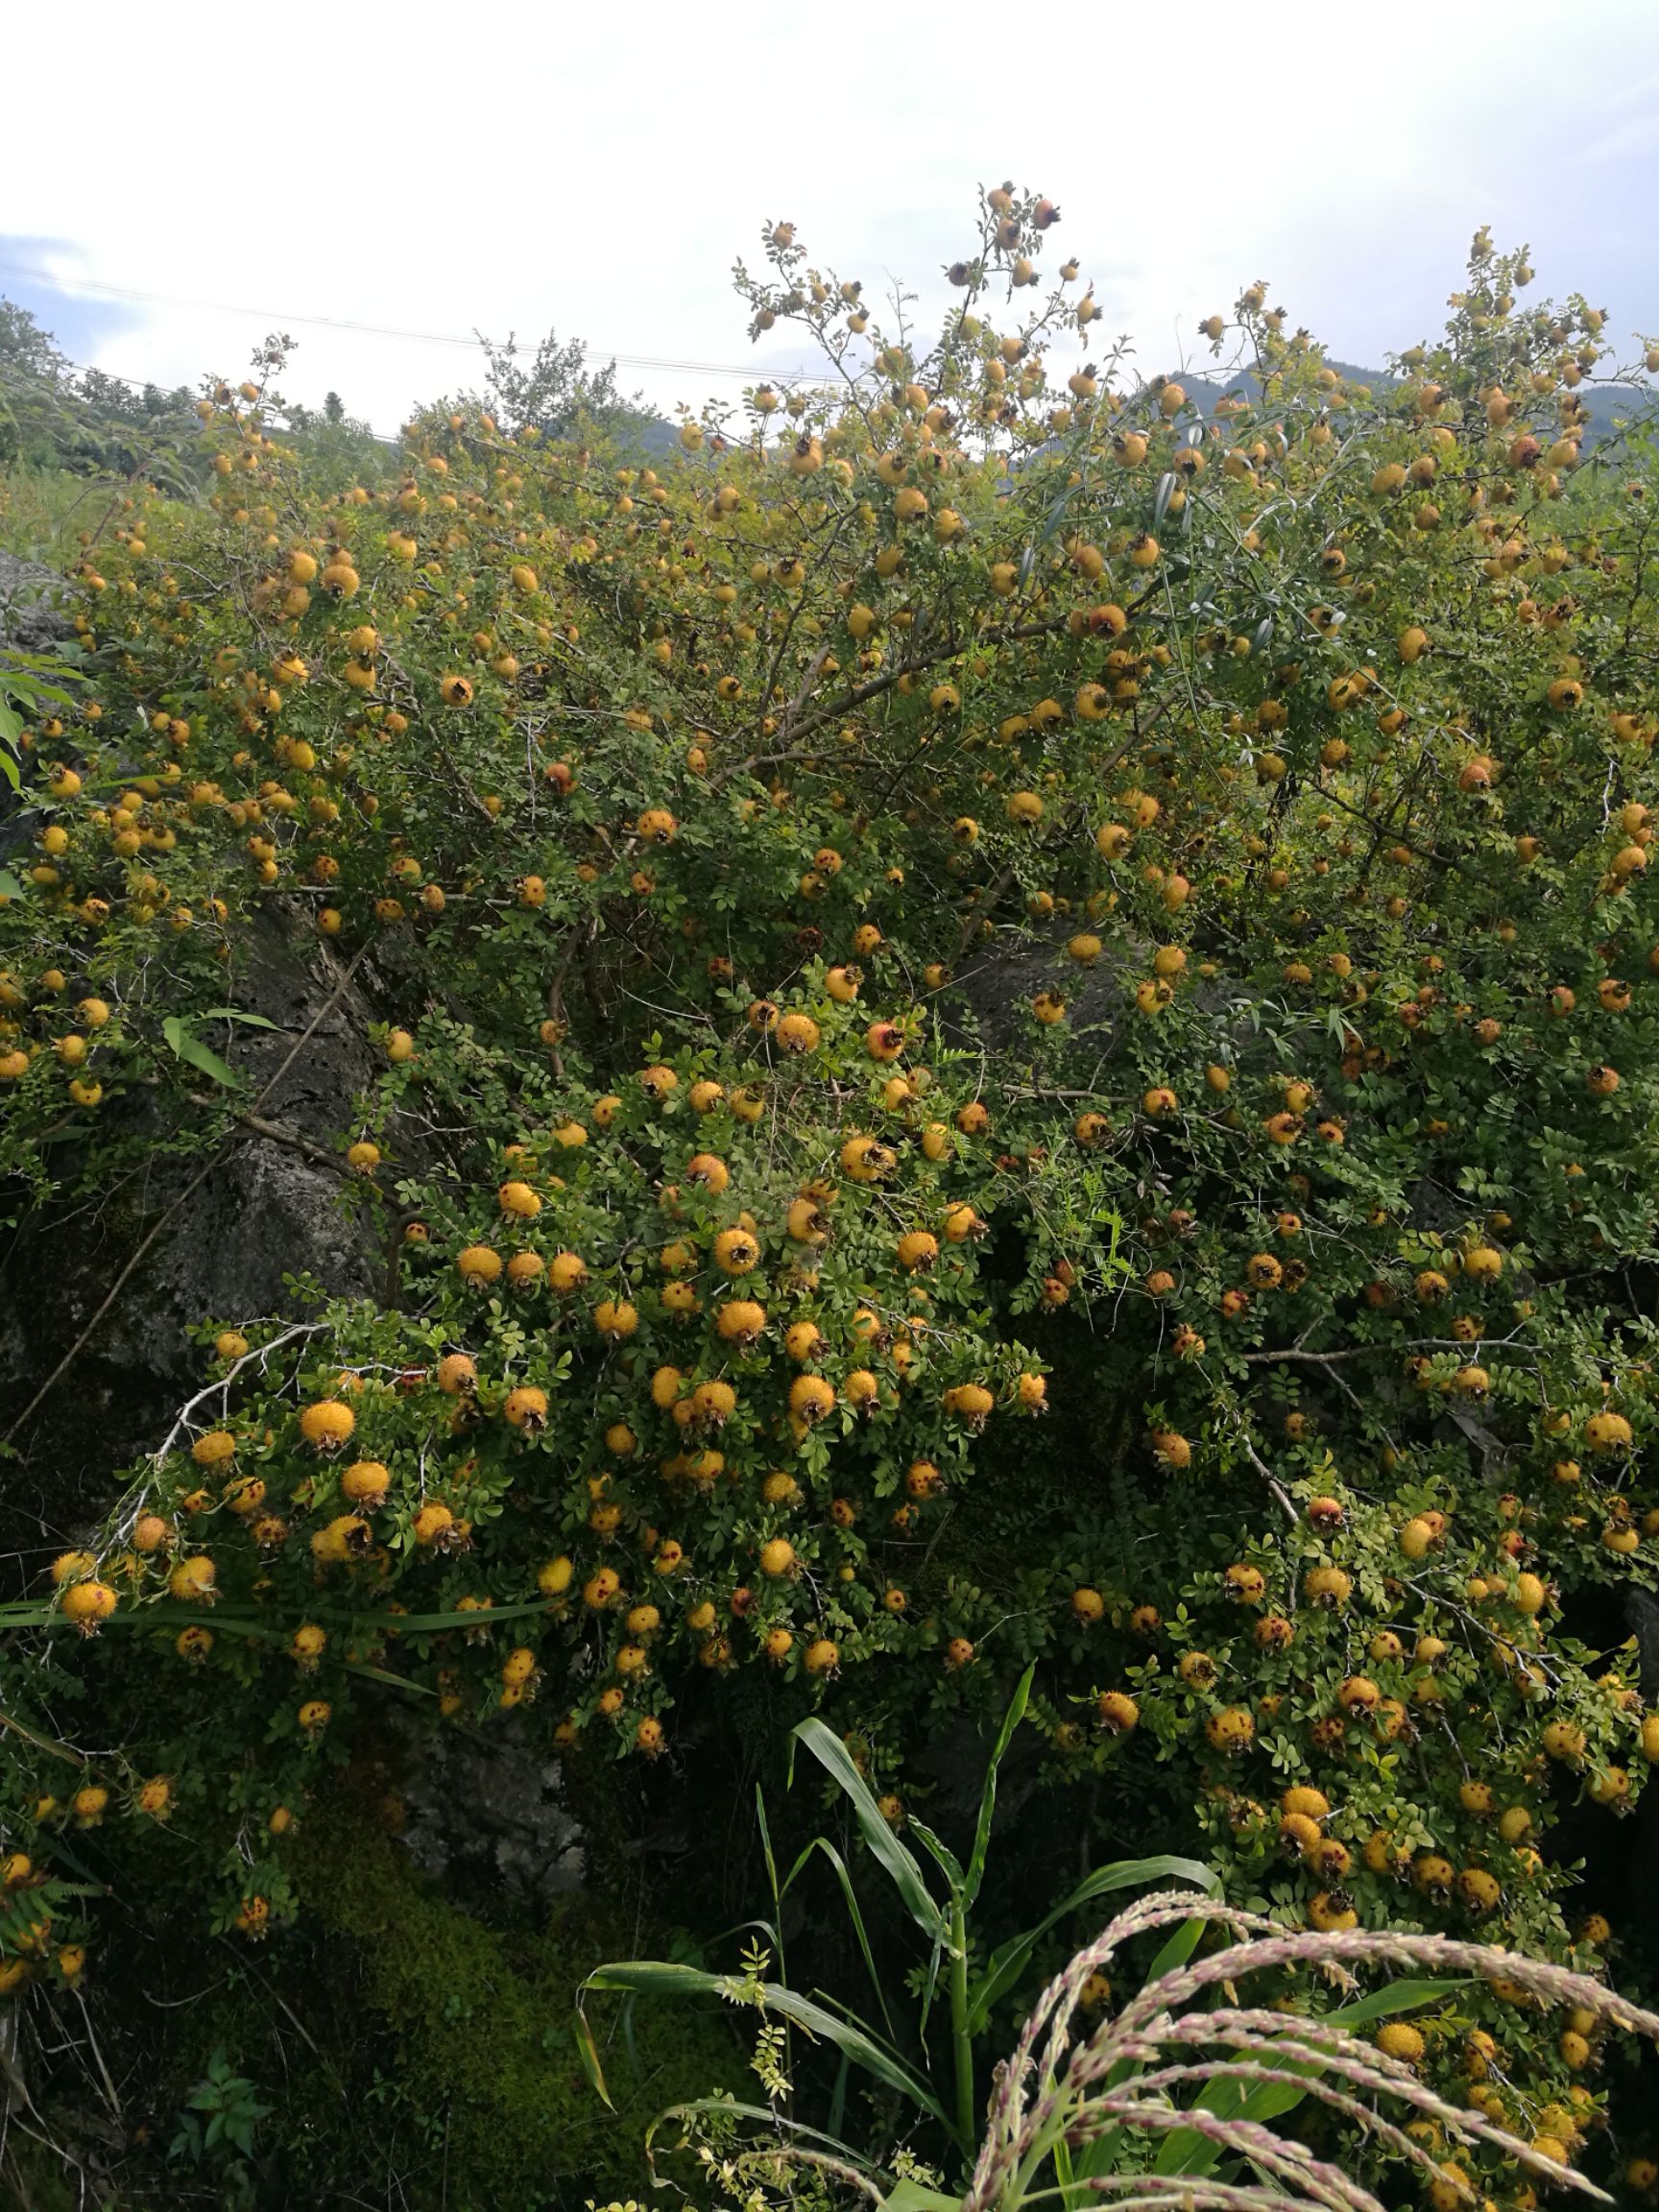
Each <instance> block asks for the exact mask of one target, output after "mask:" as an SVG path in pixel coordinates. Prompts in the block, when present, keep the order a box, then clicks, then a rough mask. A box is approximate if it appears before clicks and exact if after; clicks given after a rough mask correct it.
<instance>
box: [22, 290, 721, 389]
mask: <svg viewBox="0 0 1659 2212" xmlns="http://www.w3.org/2000/svg"><path fill="white" fill-rule="evenodd" d="M0 274H5V275H7V276H27V277H30V278H32V279H33V281H34V282H35V283H36V284H44V285H47V286H49V287H50V288H51V289H52V290H53V291H56V292H62V293H65V294H66V295H67V296H68V297H69V298H71V299H73V298H74V297H75V296H76V295H77V294H78V293H83V292H90V293H95V294H96V295H97V296H98V297H99V298H100V299H107V300H134V301H142V302H143V303H145V304H146V305H149V306H156V307H188V308H192V309H195V310H197V311H198V312H200V313H203V314H208V315H248V316H252V317H253V318H254V319H255V320H257V321H262V322H266V323H271V324H276V325H287V324H289V323H301V324H304V325H307V326H308V327H310V328H312V329H317V330H349V331H351V332H354V333H356V334H357V335H359V336H362V337H366V338H399V339H402V340H403V341H404V342H405V343H410V344H415V345H421V346H461V347H465V348H467V349H469V350H472V349H476V348H477V347H478V345H479V343H480V341H479V339H478V337H477V335H476V333H474V334H472V335H471V336H469V337H465V338H463V337H460V336H458V335H457V334H456V333H455V332H453V331H449V330H408V329H402V328H399V327H397V325H393V324H385V323H353V322H350V321H348V320H347V319H345V318H343V317H337V316H330V315H297V314H292V313H289V312H287V311H285V310H283V309H279V308H276V307H238V306H234V305H232V304H231V303H230V302H229V301H225V300H187V299H182V298H180V297H179V296H178V295H177V294H174V293H167V292H141V291H138V290H136V289H135V288H134V287H132V286H131V285H126V284H101V283H97V282H95V281H94V280H93V279H92V278H91V277H77V278H76V279H75V280H74V283H73V285H68V284H60V283H59V282H58V281H57V280H56V278H54V277H51V276H44V275H42V273H41V272H40V271H39V270H37V269H26V268H24V267H23V266H22V265H21V264H20V263H18V262H15V261H0ZM591 350H592V352H593V353H595V354H602V353H607V352H608V351H609V349H608V348H606V347H603V346H594V347H592V348H591ZM610 358H611V359H612V360H613V361H614V362H615V364H616V366H617V367H618V368H619V369H661V370H672V371H673V372H675V373H677V374H680V375H695V376H736V377H740V378H742V379H743V380H744V381H745V382H747V381H749V380H750V379H751V378H752V377H753V376H754V375H755V372H754V370H752V369H741V368H734V367H733V366H732V365H731V364H730V363H726V362H718V361H682V360H675V359H672V358H666V357H663V356H660V355H657V354H651V353H612V354H611V355H610Z"/></svg>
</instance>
